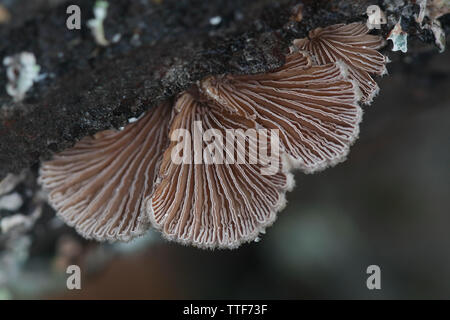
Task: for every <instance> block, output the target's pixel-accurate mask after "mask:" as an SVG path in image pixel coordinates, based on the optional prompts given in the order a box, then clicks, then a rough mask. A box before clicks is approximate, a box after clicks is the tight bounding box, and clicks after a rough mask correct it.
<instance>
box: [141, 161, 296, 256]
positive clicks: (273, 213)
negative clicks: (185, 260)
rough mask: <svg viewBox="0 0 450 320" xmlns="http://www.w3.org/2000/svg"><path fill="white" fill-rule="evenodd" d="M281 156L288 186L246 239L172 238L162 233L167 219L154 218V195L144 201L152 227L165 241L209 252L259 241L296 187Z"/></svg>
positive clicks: (286, 185) (287, 163) (288, 167)
mask: <svg viewBox="0 0 450 320" xmlns="http://www.w3.org/2000/svg"><path fill="white" fill-rule="evenodd" d="M280 156H281V163H282V170H281V172H282V173H284V174H285V175H286V184H285V186H284V187H283V188H280V189H279V190H278V196H279V198H278V201H277V203H275V204H274V206H273V207H272V208H271V210H270V215H269V217H268V218H267V220H266V221H265V222H264V223H261V224H260V225H259V226H258V228H255V230H254V231H253V232H251V233H249V234H248V235H247V236H245V237H241V238H239V240H237V241H233V242H229V243H218V242H217V241H215V242H214V243H207V244H204V243H198V242H194V241H192V240H184V239H179V238H178V237H177V236H170V235H168V234H166V233H164V232H161V230H162V228H163V227H164V222H165V219H164V220H163V222H162V223H158V222H157V221H156V220H155V218H154V212H153V206H152V198H153V194H151V195H150V196H148V197H147V198H146V199H144V203H143V205H144V208H145V210H146V212H147V217H148V219H149V221H150V223H151V225H152V226H153V227H154V228H155V229H156V230H158V231H160V233H161V234H162V237H163V238H164V239H166V240H168V241H172V242H176V243H179V244H182V245H185V246H193V247H196V248H199V249H209V250H214V249H230V250H232V249H236V248H238V247H239V246H241V245H242V244H244V243H249V242H253V241H257V239H258V236H259V235H260V234H265V233H266V228H268V227H270V226H272V225H273V224H274V222H275V221H276V219H277V216H278V212H280V211H282V210H283V209H284V208H285V207H286V205H287V199H286V192H290V191H292V190H293V189H294V187H295V179H294V175H293V174H292V173H291V172H290V169H291V168H290V166H289V162H288V160H287V158H286V155H285V154H284V153H283V154H281V155H280ZM156 188H157V184H156V183H155V185H154V189H153V190H155V189H156Z"/></svg>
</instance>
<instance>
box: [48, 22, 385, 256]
mask: <svg viewBox="0 0 450 320" xmlns="http://www.w3.org/2000/svg"><path fill="white" fill-rule="evenodd" d="M384 43H385V42H384V40H383V38H381V37H379V36H376V35H371V34H369V30H368V29H367V27H366V25H365V24H362V23H352V24H347V25H344V24H339V25H333V26H329V27H325V28H318V29H316V30H313V31H311V32H310V34H309V37H308V38H305V39H299V40H295V41H294V42H293V45H292V47H291V48H290V53H289V54H288V55H287V56H286V62H285V64H284V65H283V66H282V67H280V68H279V69H277V70H275V71H273V72H270V73H266V74H258V75H239V76H235V75H220V76H214V77H208V78H206V79H204V80H203V81H201V82H199V83H198V84H197V85H196V86H194V87H192V88H190V89H189V90H187V91H184V92H182V93H181V94H179V95H178V97H177V98H176V100H175V102H174V103H171V102H166V103H163V104H161V105H159V106H156V107H154V108H152V109H150V110H149V111H147V113H145V114H144V115H143V116H141V118H140V119H139V120H138V121H136V122H133V123H130V124H128V125H127V126H126V127H125V128H124V129H123V130H107V131H103V132H99V133H97V134H96V135H94V136H92V137H85V138H83V139H82V140H81V141H79V142H78V143H77V144H76V145H75V146H74V147H73V148H71V149H69V150H66V151H63V152H61V153H58V154H56V155H54V157H53V159H52V160H50V161H47V162H44V163H43V164H42V166H41V171H40V182H41V184H42V185H43V187H44V189H45V190H47V191H48V192H49V202H50V204H51V205H52V206H53V207H54V208H55V210H56V211H57V212H58V215H59V216H60V217H61V218H62V219H63V220H64V221H65V222H66V223H67V224H69V225H71V226H74V227H75V228H76V230H77V231H78V232H79V233H80V234H81V235H83V236H84V237H86V238H89V239H96V240H99V241H103V240H110V241H115V240H120V241H129V240H131V239H132V238H134V237H136V236H139V235H142V234H143V233H145V232H146V231H147V230H148V229H149V228H150V226H153V227H155V228H156V229H158V230H160V231H161V233H162V234H163V236H164V237H165V238H167V239H169V240H174V241H177V242H180V243H183V244H187V245H193V246H196V247H200V248H211V249H212V248H236V247H238V246H239V245H240V244H242V243H243V242H248V241H253V240H255V239H257V237H258V235H259V234H260V233H263V232H264V230H265V228H266V227H267V226H269V225H271V224H272V223H273V222H274V221H275V219H276V216H277V212H278V211H280V210H282V209H283V208H284V206H285V204H286V200H285V193H286V192H287V191H289V190H291V189H292V188H293V184H294V181H293V177H292V174H291V173H290V172H291V171H292V169H300V170H302V171H303V172H305V173H313V172H316V171H318V170H322V169H324V168H326V167H329V166H332V165H334V164H336V163H339V162H341V161H343V160H344V159H345V158H346V156H347V153H348V151H349V148H350V146H351V145H352V143H353V142H354V141H355V139H357V137H358V133H359V123H360V122H361V119H362V109H361V107H360V105H359V103H364V104H369V103H370V102H371V101H372V99H373V97H374V96H375V95H376V93H377V92H378V86H377V84H376V82H375V81H374V80H373V78H372V75H373V74H375V75H383V74H384V73H386V63H387V58H386V57H385V56H384V55H382V54H381V53H379V52H378V51H377V50H378V49H379V48H381V47H382V46H383V45H384ZM198 122H200V123H201V124H202V126H203V128H206V129H207V128H215V129H217V130H219V131H221V132H224V131H225V130H228V129H243V130H246V129H249V128H266V129H278V130H279V131H278V132H279V140H280V157H281V158H282V161H281V162H280V164H279V170H278V171H277V172H276V173H275V174H272V175H262V174H261V173H260V169H261V168H260V167H261V164H258V163H256V164H250V163H244V164H227V163H224V164H214V163H213V164H195V163H181V164H177V163H174V162H173V161H172V159H171V154H172V152H173V149H174V148H175V147H176V144H177V142H176V141H171V140H170V137H171V133H173V132H174V131H175V130H177V129H186V130H194V129H195V128H194V124H195V123H198ZM186 143H190V141H186ZM217 143H220V142H217ZM221 147H222V150H224V152H225V153H226V152H228V151H229V152H234V149H233V150H227V148H229V146H227V145H222V146H221ZM238 156H239V155H238Z"/></svg>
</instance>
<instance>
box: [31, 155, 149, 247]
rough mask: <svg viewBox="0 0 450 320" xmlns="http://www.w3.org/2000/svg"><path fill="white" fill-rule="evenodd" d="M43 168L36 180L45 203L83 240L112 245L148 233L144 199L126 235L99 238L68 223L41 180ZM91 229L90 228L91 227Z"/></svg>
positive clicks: (75, 223)
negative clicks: (131, 228) (45, 199)
mask: <svg viewBox="0 0 450 320" xmlns="http://www.w3.org/2000/svg"><path fill="white" fill-rule="evenodd" d="M43 166H45V164H43V163H42V164H41V166H40V168H39V177H38V179H37V182H38V184H39V185H40V186H41V187H42V189H43V191H44V192H45V194H46V198H47V203H48V204H49V205H50V206H51V207H52V208H53V210H55V211H56V216H57V217H58V218H60V219H61V220H62V221H64V223H65V224H66V225H68V226H69V227H72V228H74V229H75V230H76V232H77V233H78V234H80V235H81V236H82V237H83V238H85V239H87V240H96V241H98V242H109V243H114V242H118V241H121V242H130V241H132V240H134V239H135V238H137V237H141V236H143V235H144V234H145V233H146V232H148V230H149V229H150V226H151V225H150V221H149V220H148V219H147V215H146V214H145V213H146V212H145V198H144V199H142V207H141V211H140V213H139V214H138V216H137V219H136V220H137V223H136V229H135V230H134V231H129V233H128V234H119V233H116V235H115V236H111V235H109V233H105V236H99V235H97V234H96V233H94V232H90V233H88V232H86V231H85V230H83V228H82V227H81V226H79V225H77V224H78V221H75V222H72V221H69V220H68V219H67V218H66V217H65V216H64V215H63V213H62V212H60V210H59V209H58V206H57V203H56V202H55V201H54V200H53V199H52V197H50V193H51V190H50V189H49V188H48V187H47V183H46V182H45V179H43V178H42V176H43V175H42V170H43ZM97 224H98V221H97V222H96V224H94V225H95V226H96V225H97ZM91 229H92V226H91Z"/></svg>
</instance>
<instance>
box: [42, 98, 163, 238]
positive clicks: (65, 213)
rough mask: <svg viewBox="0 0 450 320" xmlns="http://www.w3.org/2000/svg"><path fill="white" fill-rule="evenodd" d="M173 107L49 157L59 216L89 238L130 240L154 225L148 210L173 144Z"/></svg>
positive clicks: (46, 174) (47, 174)
mask: <svg viewBox="0 0 450 320" xmlns="http://www.w3.org/2000/svg"><path fill="white" fill-rule="evenodd" d="M169 119H170V108H169V107H168V106H167V105H160V106H159V107H155V108H153V109H152V110H150V111H148V112H147V113H146V114H145V115H144V116H143V117H142V118H141V119H139V120H138V121H137V122H135V123H132V124H129V125H127V126H126V127H125V128H124V130H122V131H116V130H107V131H102V132H100V133H97V134H96V135H95V136H94V137H85V138H83V139H82V140H81V141H79V142H78V143H77V144H76V145H75V146H74V147H73V148H71V149H69V150H66V151H63V152H61V153H59V154H57V155H55V156H54V157H53V159H52V160H51V161H47V162H44V163H43V164H42V166H41V171H40V182H41V184H42V186H43V187H44V189H45V190H47V191H48V192H49V203H50V204H51V205H52V206H53V207H54V208H55V210H56V211H57V212H58V215H59V216H60V217H61V218H62V219H63V220H64V221H65V222H66V223H67V224H68V225H70V226H74V227H75V228H76V230H77V231H78V232H79V233H80V234H81V235H83V236H84V237H85V238H88V239H90V238H92V239H96V240H99V241H104V240H122V241H128V240H130V239H132V238H133V237H135V236H138V235H141V234H142V233H144V232H145V231H147V229H148V227H149V225H150V224H149V221H148V217H147V215H146V213H145V210H144V209H143V199H144V197H146V196H148V195H150V193H151V191H152V189H153V182H154V179H155V175H156V173H157V170H158V162H159V161H160V158H161V155H162V153H163V151H164V148H165V147H166V146H167V142H168V139H167V127H168V123H169Z"/></svg>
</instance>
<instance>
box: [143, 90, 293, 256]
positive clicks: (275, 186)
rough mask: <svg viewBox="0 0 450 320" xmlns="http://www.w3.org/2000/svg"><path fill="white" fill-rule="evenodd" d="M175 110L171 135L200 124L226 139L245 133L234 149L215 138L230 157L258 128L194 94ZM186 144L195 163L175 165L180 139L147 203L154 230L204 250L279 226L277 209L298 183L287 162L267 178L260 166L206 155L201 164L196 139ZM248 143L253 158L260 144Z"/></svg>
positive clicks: (189, 138)
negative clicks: (207, 159) (249, 132)
mask: <svg viewBox="0 0 450 320" xmlns="http://www.w3.org/2000/svg"><path fill="white" fill-rule="evenodd" d="M175 110H177V112H178V113H177V114H176V115H175V117H174V119H173V122H172V125H171V135H172V134H173V133H174V132H175V131H176V130H180V129H181V130H183V129H184V130H187V131H186V132H189V133H193V132H194V131H195V130H198V129H199V128H198V126H199V125H200V126H201V127H202V128H203V130H205V131H206V130H208V129H211V128H214V129H216V130H218V131H217V132H218V133H220V135H222V136H223V137H225V136H226V130H232V131H233V132H235V133H236V134H237V135H242V136H241V138H243V139H242V140H239V139H236V142H235V143H233V147H231V146H230V145H229V144H228V145H227V144H226V143H225V141H224V140H221V139H215V140H214V143H215V148H216V149H217V150H223V155H224V158H225V154H227V153H228V154H233V155H234V154H235V152H234V150H238V147H237V145H236V144H237V143H239V142H238V141H245V137H244V136H243V135H244V132H245V131H246V130H247V129H249V128H252V127H254V122H253V121H251V120H249V119H246V118H244V117H242V116H239V115H237V114H230V113H228V112H224V110H220V109H219V108H217V106H215V105H214V104H213V103H210V102H205V101H201V98H200V99H199V98H198V97H196V96H194V95H193V94H191V93H189V92H185V93H183V94H182V95H181V96H180V97H179V98H178V100H177V102H176V104H175ZM238 129H241V130H242V131H243V132H241V133H239V131H238ZM180 140H181V143H182V144H184V146H183V147H184V148H183V152H185V154H183V156H185V157H188V158H189V159H188V161H187V163H175V162H174V161H173V152H174V150H175V148H176V146H177V145H178V144H179V143H180V142H176V141H173V142H172V143H171V144H170V146H169V148H168V149H167V150H166V152H165V153H164V157H163V161H162V163H161V167H160V173H159V175H160V178H159V179H160V181H159V183H158V184H157V185H156V189H155V192H154V194H153V195H152V196H151V197H150V198H149V199H148V203H147V210H148V212H149V215H150V219H151V220H152V222H153V224H154V226H155V227H156V228H158V229H160V230H161V232H162V234H163V235H164V237H166V238H168V239H170V240H175V241H177V242H181V243H184V244H190V245H194V246H196V247H200V248H235V247H237V246H239V245H240V244H241V243H242V242H247V241H251V240H255V239H256V238H257V236H258V235H259V234H260V233H261V232H263V231H264V229H265V228H266V227H267V226H269V225H271V224H272V223H273V222H274V220H275V219H276V213H277V211H279V210H281V209H282V208H283V207H284V205H285V192H286V190H288V189H290V188H291V187H292V185H293V179H292V176H291V175H290V174H288V173H286V172H284V170H283V168H282V167H281V166H282V163H281V161H280V164H279V168H278V167H277V169H280V170H277V172H276V173H275V174H273V175H262V174H261V169H262V165H261V164H259V163H256V164H250V163H247V162H245V163H242V164H238V163H235V164H229V163H227V162H226V159H224V162H223V163H220V162H219V163H217V161H213V162H210V163H205V159H204V157H203V155H200V156H201V157H202V158H201V159H202V161H203V163H202V164H195V163H193V159H194V158H195V157H196V155H195V152H198V149H194V148H193V147H192V148H191V146H193V145H194V144H195V143H196V142H195V141H194V136H193V135H192V136H190V135H187V136H183V139H180ZM247 142H249V144H250V146H249V147H248V149H247V150H248V153H249V154H250V156H251V151H250V149H253V150H254V148H255V146H254V145H253V146H252V145H251V144H252V142H251V141H248V140H247ZM200 143H201V144H202V148H201V150H205V148H206V143H205V142H204V141H203V140H202V141H200ZM231 149H233V150H231ZM241 150H242V149H241ZM175 151H176V150H175ZM186 153H187V154H186ZM239 156H243V155H242V154H241V155H237V157H239ZM235 160H236V161H237V159H235ZM247 160H248V159H247Z"/></svg>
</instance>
